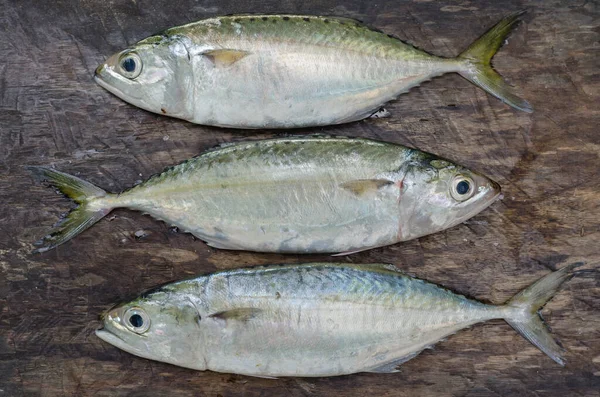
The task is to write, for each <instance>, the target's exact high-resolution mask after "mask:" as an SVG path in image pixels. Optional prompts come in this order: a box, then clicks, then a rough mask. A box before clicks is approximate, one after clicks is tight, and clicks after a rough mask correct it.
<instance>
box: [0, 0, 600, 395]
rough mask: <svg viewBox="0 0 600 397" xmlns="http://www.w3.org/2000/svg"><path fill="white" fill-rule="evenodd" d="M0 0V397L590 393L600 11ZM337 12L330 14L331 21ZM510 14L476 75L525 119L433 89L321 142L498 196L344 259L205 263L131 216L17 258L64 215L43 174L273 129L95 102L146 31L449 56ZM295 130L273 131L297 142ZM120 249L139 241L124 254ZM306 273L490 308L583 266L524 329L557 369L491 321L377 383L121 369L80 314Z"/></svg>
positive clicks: (113, 173) (478, 95) (424, 0)
mask: <svg viewBox="0 0 600 397" xmlns="http://www.w3.org/2000/svg"><path fill="white" fill-rule="evenodd" d="M312 3H313V4H311V2H307V1H283V2H282V1H273V0H262V1H253V2H250V1H239V0H231V1H215V0H209V1H204V2H201V1H192V0H181V1H167V0H111V1H106V0H103V1H101V0H79V1H77V0H72V1H67V0H62V1H61V0H57V1H52V2H39V1H34V0H18V1H17V0H13V1H11V0H1V1H0V5H1V9H2V11H1V12H0V31H1V33H2V34H1V38H0V59H2V63H0V203H1V204H0V308H1V312H0V396H21V395H23V396H25V395H26V396H36V395H41V396H87V395H107V396H108V395H111V396H112V395H138V396H154V395H155V396H165V395H182V396H196V395H210V396H218V395H222V396H226V395H237V394H244V395H294V396H297V395H348V396H364V395H403V396H404V395H406V396H415V395H454V396H458V395H460V396H467V395H468V396H475V395H477V396H479V395H486V396H487V395H502V396H506V395H535V396H542V395H543V396H550V395H552V396H554V395H556V396H564V395H586V396H592V395H600V332H599V330H598V327H600V311H599V310H600V298H599V294H600V283H599V277H598V273H597V269H598V263H599V262H600V166H599V164H600V132H599V130H598V127H599V125H600V106H599V105H600V46H599V38H600V26H599V21H600V9H599V7H600V6H599V4H598V2H585V1H572V2H571V1H568V2H567V1H562V2H561V1H545V2H539V1H531V2H527V1H502V2H494V1H481V2H469V1H464V2H436V1H428V0H415V1H402V2H399V1H388V0H382V1H365V2H360V1H353V0H349V1H345V2H337V1H330V0H321V1H318V2H312ZM341 4H343V5H341ZM522 8H527V9H528V11H529V12H528V13H527V14H526V15H525V16H524V18H523V19H524V23H523V24H522V25H521V26H520V27H519V28H518V29H517V30H516V31H515V33H514V34H513V35H512V36H511V37H510V39H509V43H508V45H506V46H505V47H504V48H502V49H501V50H500V52H499V54H498V55H497V56H496V58H495V65H496V68H497V69H498V70H499V71H500V72H501V73H502V74H503V75H504V76H505V77H506V78H507V79H509V80H510V81H512V82H513V83H514V84H515V85H516V86H517V87H518V88H519V91H520V92H521V93H522V95H523V96H524V97H525V98H527V99H528V100H529V101H530V102H531V103H532V105H533V106H534V108H535V112H534V113H533V114H526V113H522V112H518V111H515V110H512V109H510V108H509V107H508V106H506V105H504V104H502V103H501V102H499V101H498V100H496V99H494V98H492V97H490V96H488V95H486V94H485V93H484V92H483V91H481V90H480V89H478V88H476V87H475V86H473V85H471V84H470V83H468V82H467V81H465V80H463V79H462V78H461V77H459V76H458V75H447V76H444V77H442V78H438V79H436V80H434V81H432V82H428V83H425V84H424V85H423V86H422V87H420V88H417V89H414V90H412V92H410V93H409V94H407V95H404V96H402V97H401V98H400V99H399V100H398V101H395V102H393V103H391V104H390V105H388V106H387V108H388V110H389V111H390V112H391V113H392V117H391V118H388V119H380V120H368V121H363V122H358V123H353V124H349V125H342V126H335V127H328V128H319V129H317V130H316V131H318V132H326V133H331V134H341V135H351V136H364V137H371V138H377V139H382V140H386V141H391V142H398V143H402V144H405V145H409V146H414V147H417V148H420V149H424V150H428V151H431V152H433V153H436V154H439V155H443V156H446V157H448V158H450V159H452V160H455V161H457V162H459V163H462V164H464V165H466V166H468V167H470V168H472V169H475V170H479V171H482V172H484V173H485V174H487V175H489V176H490V177H492V178H493V179H495V180H497V181H498V182H500V184H501V185H502V186H503V191H504V199H503V200H502V201H500V202H497V203H495V204H494V205H492V207H491V208H489V209H488V210H486V211H484V212H483V213H482V214H480V215H479V216H477V217H475V218H473V219H472V220H470V221H468V222H466V223H465V224H462V225H460V226H457V227H455V228H452V229H451V230H448V231H446V232H442V233H438V234H435V235H432V236H429V237H426V238H421V239H419V240H416V241H411V242H408V243H404V244H397V245H395V246H391V247H386V248H380V249H375V250H371V251H367V252H363V253H360V254H356V255H351V256H348V257H342V258H331V257H328V256H283V255H267V254H254V253H247V252H228V251H219V250H215V249H211V248H209V247H207V246H206V245H205V244H204V243H203V242H201V241H198V240H195V239H194V238H192V237H191V235H186V234H180V233H176V232H174V231H173V230H171V229H170V228H169V227H168V226H167V225H165V224H163V223H160V222H157V221H154V220H152V219H151V218H149V217H146V216H142V215H141V214H139V213H135V212H131V211H126V210H117V211H115V212H114V213H113V214H112V216H110V217H109V219H106V220H103V221H101V222H99V223H98V224H97V225H96V226H94V227H93V228H92V229H90V230H89V231H87V232H85V233H83V234H82V235H81V236H79V237H77V238H76V239H74V240H72V241H71V242H69V243H67V244H65V245H63V246H61V247H59V248H58V249H56V250H53V251H50V252H47V253H45V254H42V255H40V254H37V255H32V254H30V250H31V249H32V246H31V242H33V241H35V240H36V239H37V238H39V237H41V236H42V235H43V234H44V232H45V231H46V230H47V229H48V227H49V226H50V225H51V224H52V223H54V222H55V221H56V220H57V218H58V216H59V214H60V213H61V212H64V211H66V210H67V209H68V206H69V203H68V201H67V200H66V199H63V198H62V197H61V196H58V195H55V194H53V192H52V190H50V189H46V188H44V187H43V186H40V185H38V184H35V183H33V181H32V180H31V179H30V178H29V176H28V175H27V173H26V172H25V170H24V169H23V168H22V166H23V165H26V164H35V165H38V164H39V165H51V166H55V167H56V168H58V169H60V170H63V171H66V172H70V173H76V174H80V175H82V176H83V177H85V178H86V179H88V180H90V181H91V182H93V183H96V184H97V185H99V186H101V187H104V188H107V189H108V190H111V191H119V190H121V189H125V188H127V187H129V186H131V185H133V184H134V183H135V182H136V181H138V180H141V179H145V178H147V177H148V176H149V175H151V174H153V173H156V172H159V171H161V170H162V169H163V167H166V166H168V165H172V164H175V163H178V162H180V161H182V160H184V159H187V158H189V157H191V156H194V155H196V154H198V153H199V152H201V151H202V150H204V149H207V148H209V147H212V146H214V145H216V144H218V143H220V142H226V141H233V140H242V139H257V138H264V137H269V136H273V135H276V134H278V133H281V132H277V131H263V132H244V131H232V130H225V129H217V128H209V127H202V126H197V125H192V124H189V123H187V122H183V121H179V120H175V119H171V118H166V117H161V116H158V115H154V114H150V113H148V112H145V111H143V110H140V109H137V108H134V107H133V106H130V105H128V104H126V103H124V102H122V101H121V100H119V99H117V98H116V97H114V96H112V95H110V94H109V93H108V92H106V91H104V90H103V89H102V88H100V87H99V86H97V85H96V84H95V83H94V82H93V80H92V74H93V71H94V69H95V67H96V66H97V65H98V64H99V63H100V62H101V61H103V60H104V59H105V57H106V56H108V55H110V54H112V53H114V52H116V51H117V50H120V49H122V48H124V47H126V46H127V45H128V44H131V43H133V42H135V41H137V40H139V39H142V38H144V37H146V36H148V35H150V34H152V33H155V32H157V31H159V30H161V29H164V28H166V27H170V26H174V25H178V24H182V23H185V22H189V21H192V20H195V19H200V18H202V17H206V16H211V15H218V14H229V13H241V12H267V13H276V12H279V13H281V12H287V13H308V14H327V15H338V16H346V17H355V18H358V19H361V20H363V21H365V22H366V23H368V24H370V25H373V26H376V27H378V28H380V29H382V30H384V31H385V32H387V33H390V34H394V35H396V36H398V37H400V38H403V39H406V40H407V41H409V42H411V43H413V44H415V45H417V46H419V47H421V48H423V49H425V50H428V51H430V52H432V53H435V54H440V55H446V56H453V55H456V54H458V53H459V52H460V51H461V50H462V49H464V48H465V47H466V46H467V45H468V44H470V43H471V41H472V40H474V39H475V38H477V37H478V36H479V35H480V34H482V33H483V32H484V31H485V30H486V29H487V28H489V27H490V26H491V25H493V24H494V23H495V22H496V21H497V20H499V19H500V18H501V17H502V16H504V15H506V14H508V13H510V12H513V11H516V10H519V9H522ZM314 131H315V130H301V131H292V132H291V133H308V132H314ZM136 231H142V232H140V233H137V234H138V235H140V234H143V235H145V237H143V238H136V237H135V235H136ZM312 260H325V261H340V260H341V261H348V262H352V263H360V262H390V263H394V264H396V265H397V266H398V267H400V268H402V269H404V270H406V271H408V272H410V273H412V274H414V275H416V276H418V277H421V278H425V279H427V280H430V281H432V282H435V283H438V284H441V285H444V286H446V287H448V288H450V289H452V290H454V291H457V292H460V293H464V294H466V295H469V296H471V297H474V298H477V299H480V300H483V301H487V302H494V303H501V302H503V301H505V300H506V299H508V298H509V297H511V296H512V295H513V294H514V293H516V292H517V291H518V290H520V289H521V288H523V287H525V286H526V285H528V284H530V283H531V282H533V281H534V280H536V279H537V278H538V277H540V276H542V275H544V274H546V273H548V271H549V270H550V269H555V268H557V267H561V266H564V265H565V264H567V263H571V262H574V261H579V260H583V261H585V262H587V265H586V266H585V267H584V268H583V270H582V271H581V272H580V274H579V275H578V276H577V277H575V278H574V279H573V280H572V281H570V282H569V283H568V284H567V285H566V286H565V287H564V288H563V290H562V291H561V292H560V293H559V294H558V295H557V296H556V298H555V299H554V300H552V301H551V302H550V303H549V304H548V306H547V307H546V309H545V310H544V314H545V317H546V319H547V321H548V322H549V324H550V325H551V326H552V328H553V330H554V334H555V335H556V336H557V337H559V338H560V339H561V340H562V342H563V344H564V346H565V347H566V348H567V350H568V353H567V355H566V357H567V360H568V364H567V366H566V367H565V368H561V367H560V366H558V365H557V364H555V363H554V362H552V361H551V360H550V359H549V358H548V357H546V356H545V355H544V354H542V353H541V352H540V351H538V350H537V349H536V348H535V347H533V346H532V345H530V344H529V343H528V342H527V341H526V340H524V339H523V338H521V337H520V336H519V335H518V334H517V333H516V332H515V331H513V330H512V329H511V328H510V327H509V326H508V325H507V324H506V323H504V322H502V321H492V322H489V323H486V324H483V325H476V326H474V327H473V328H471V329H468V330H465V331H462V332H460V333H458V334H457V335H455V336H452V337H450V338H449V340H448V341H446V342H442V343H440V344H438V345H437V347H436V348H435V349H434V350H430V351H426V352H424V353H423V354H421V355H420V356H419V357H417V358H416V359H414V360H412V361H410V362H408V363H406V364H405V365H403V367H402V372H401V373H397V374H389V375H376V374H358V375H352V376H342V377H337V378H315V379H279V380H267V379H255V378H249V377H244V376H237V375H227V374H218V373H213V372H195V371H191V370H187V369H183V368H177V367H174V366H171V365H167V364H162V363H158V362H151V361H148V360H144V359H140V358H137V357H134V356H132V355H130V354H127V353H125V352H123V351H121V350H118V349H117V348H115V347H113V346H110V345H108V344H106V343H104V342H102V341H100V340H99V339H98V338H97V337H96V336H95V335H94V333H93V331H94V329H96V328H97V327H98V326H99V321H98V314H99V313H101V312H102V311H103V310H105V309H107V308H108V307H110V306H111V305H112V304H114V303H116V302H118V301H120V300H123V299H126V298H128V297H131V296H132V295H135V294H137V293H139V292H141V291H143V290H145V289H147V288H149V287H151V286H154V285H155V284H158V283H162V282H165V281H169V280H175V279H179V278H183V277H188V276H191V275H194V274H197V273H202V272H208V271H212V270H215V269H223V268H231V267H237V266H242V265H256V264H266V263H274V262H284V261H285V262H302V261H312Z"/></svg>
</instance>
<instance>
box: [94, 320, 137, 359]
mask: <svg viewBox="0 0 600 397" xmlns="http://www.w3.org/2000/svg"><path fill="white" fill-rule="evenodd" d="M95 333H96V336H97V337H98V338H100V339H102V340H103V341H104V342H106V343H108V344H110V345H112V346H114V347H116V348H119V349H121V350H124V351H126V352H128V353H131V354H134V355H136V356H140V357H143V356H144V355H143V354H142V352H141V351H140V350H139V349H137V348H135V347H133V346H131V345H130V344H128V343H127V342H125V341H124V340H123V339H121V338H120V337H119V336H118V335H116V334H114V333H112V332H110V330H108V329H106V327H102V328H99V329H97V330H96V331H95Z"/></svg>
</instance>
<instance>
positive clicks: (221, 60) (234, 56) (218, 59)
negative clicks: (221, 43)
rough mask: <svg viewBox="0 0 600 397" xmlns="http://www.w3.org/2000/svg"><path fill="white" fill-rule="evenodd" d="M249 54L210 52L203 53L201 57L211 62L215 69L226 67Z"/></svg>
mask: <svg viewBox="0 0 600 397" xmlns="http://www.w3.org/2000/svg"><path fill="white" fill-rule="evenodd" d="M248 54H250V53H249V52H247V51H241V50H230V49H221V50H210V51H206V52H203V53H202V55H204V56H205V57H207V58H208V59H210V60H211V62H212V63H213V64H214V65H215V66H216V67H228V66H231V65H233V64H234V63H236V62H237V61H239V60H240V59H242V58H244V57H245V56H246V55H248Z"/></svg>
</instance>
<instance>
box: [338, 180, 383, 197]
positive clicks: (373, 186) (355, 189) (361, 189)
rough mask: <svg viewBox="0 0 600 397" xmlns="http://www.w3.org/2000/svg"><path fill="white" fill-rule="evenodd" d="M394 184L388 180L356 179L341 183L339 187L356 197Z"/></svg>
mask: <svg viewBox="0 0 600 397" xmlns="http://www.w3.org/2000/svg"><path fill="white" fill-rule="evenodd" d="M393 184H394V182H392V181H390V180H388V179H357V180H355V181H348V182H344V183H342V184H341V185H340V186H341V187H342V188H343V189H346V190H348V191H349V192H352V193H354V194H355V195H357V196H364V195H366V194H371V193H375V192H377V190H379V189H381V188H382V187H384V186H388V185H393Z"/></svg>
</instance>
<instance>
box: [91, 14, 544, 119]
mask: <svg viewBox="0 0 600 397" xmlns="http://www.w3.org/2000/svg"><path fill="white" fill-rule="evenodd" d="M520 14H521V13H516V14H513V15H510V16H508V17H506V18H504V19H502V20H501V21H500V22H499V23H498V24H496V25H495V26H494V27H493V28H492V29H490V30H489V31H488V32H487V33H486V34H485V35H483V36H482V37H481V38H480V39H479V40H477V41H476V42H474V43H473V44H472V45H471V46H470V47H469V48H467V50H465V51H464V52H463V53H461V54H460V55H459V56H458V57H456V58H441V57H437V56H434V55H430V54H428V53H426V52H424V51H422V50H419V49H417V48H415V47H413V46H411V45H409V44H406V43H404V42H402V41H400V40H398V39H396V38H394V37H391V36H388V35H386V34H384V33H382V32H379V31H375V30H373V29H370V28H368V27H366V26H364V25H362V24H361V23H359V22H357V21H354V20H351V19H346V18H332V17H318V16H306V15H237V16H235V15H234V16H225V17H215V18H209V19H205V20H201V21H198V22H194V23H191V24H188V25H184V26H180V27H175V28H171V29H167V30H165V31H164V32H163V33H161V34H159V35H156V36H152V37H149V38H147V39H144V40H142V41H140V42H138V43H137V44H135V45H134V46H132V47H131V48H128V49H126V50H124V51H121V52H119V53H117V54H114V55H113V56H111V57H110V58H109V59H108V60H107V61H106V62H105V63H104V64H102V65H100V66H99V67H98V68H97V70H96V75H95V79H96V81H97V82H98V84H100V85H101V86H102V87H104V88H106V89H107V90H108V91H110V92H112V93H113V94H115V95H116V96H118V97H120V98H121V99H123V100H125V101H127V102H129V103H131V104H133V105H136V106H138V107H141V108H143V109H146V110H148V111H151V112H155V113H158V114H164V115H168V116H172V117H177V118H181V119H184V120H188V121H191V122H194V123H198V124H206V125H213V126H220V127H233V128H298V127H308V126H320V125H330V124H339V123H346V122H350V121H355V120H360V119H363V118H366V117H368V116H370V115H372V114H373V113H374V112H375V111H376V110H377V109H379V108H380V107H381V106H382V105H383V104H384V103H386V102H388V101H390V100H392V99H394V98H396V97H397V96H399V95H400V94H402V93H404V92H407V91H408V90H409V89H410V88H412V87H415V86H417V85H419V84H421V83H422V82H424V81H426V80H430V79H432V78H433V77H435V76H439V75H442V74H445V73H449V72H456V73H459V74H461V75H462V76H463V77H465V78H467V79H468V80H470V81H471V82H473V83H474V84H476V85H478V86H480V87H481V88H483V89H484V90H486V91H487V92H489V93H490V94H492V95H494V96H496V97H498V98H499V99H501V100H502V101H504V102H506V103H508V104H509V105H511V106H513V107H515V108H517V109H521V110H524V111H527V112H530V111H532V109H531V106H530V105H529V104H528V103H527V101H525V100H523V99H521V98H519V97H518V96H516V95H515V94H514V93H513V92H512V89H511V88H510V86H508V85H507V84H506V83H505V82H504V81H503V80H502V77H501V76H500V75H499V74H497V73H496V72H495V71H494V70H493V69H492V67H491V64H490V60H491V58H492V56H493V55H494V54H495V52H496V51H497V50H498V48H499V47H500V46H501V45H502V43H503V42H504V40H505V38H506V36H507V35H508V34H509V32H510V31H511V29H512V27H513V26H514V25H515V24H516V23H517V21H518V16H519V15H520Z"/></svg>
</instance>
